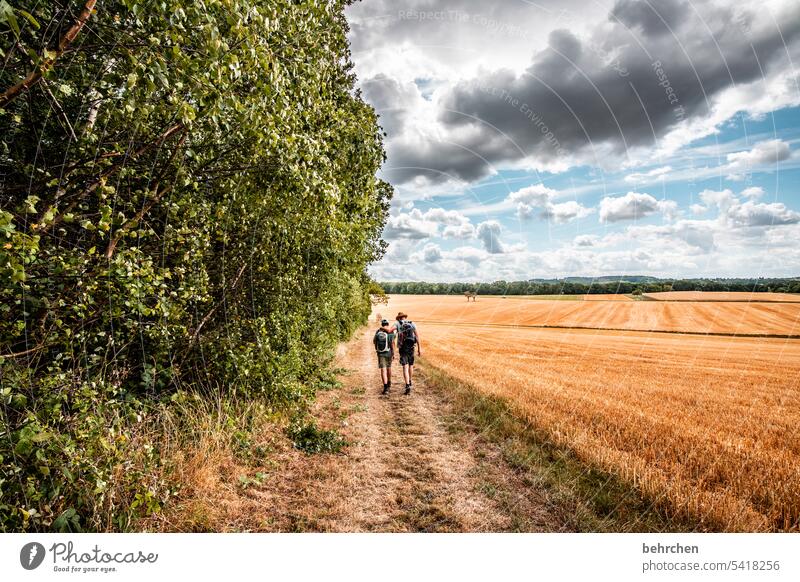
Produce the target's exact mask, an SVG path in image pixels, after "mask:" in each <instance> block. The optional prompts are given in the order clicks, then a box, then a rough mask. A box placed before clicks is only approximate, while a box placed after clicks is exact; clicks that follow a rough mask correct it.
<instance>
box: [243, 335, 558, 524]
mask: <svg viewBox="0 0 800 582" xmlns="http://www.w3.org/2000/svg"><path fill="white" fill-rule="evenodd" d="M371 334H372V332H371V331H369V330H368V331H365V332H363V333H362V334H359V336H358V337H357V338H355V339H354V340H353V341H351V342H350V343H348V344H346V345H344V346H342V349H341V350H340V354H339V356H338V358H337V360H338V364H339V365H340V366H342V367H343V368H345V369H347V370H348V372H347V373H345V374H344V375H343V376H342V382H343V386H342V387H341V388H337V389H334V390H330V391H326V392H323V393H321V394H320V395H319V398H318V402H317V404H316V411H315V415H316V416H317V417H318V418H319V420H320V424H321V425H323V426H326V427H331V426H337V425H338V428H339V430H340V432H341V433H342V434H344V435H345V437H346V438H347V439H348V441H349V442H350V445H349V446H348V447H347V449H346V451H345V453H344V454H340V455H312V456H308V455H304V454H302V453H299V452H297V451H290V452H286V453H285V454H284V458H281V459H278V462H277V464H276V467H277V471H279V474H278V473H277V472H276V473H273V475H272V476H271V478H270V479H269V481H268V482H267V483H265V484H264V486H263V487H260V488H255V489H253V490H252V491H250V493H249V496H250V501H251V503H250V504H248V505H250V508H249V511H252V512H258V511H259V509H258V508H259V507H260V508H261V509H262V511H264V510H266V511H265V513H266V514H267V516H265V519H263V520H259V523H258V525H257V526H255V527H254V528H253V529H262V530H264V529H266V530H272V531H276V530H278V531H287V530H291V531H393V532H396V531H471V532H484V531H560V530H562V528H563V526H561V525H560V523H562V521H561V520H559V519H558V518H557V517H556V516H555V512H554V511H551V510H550V509H548V503H547V499H546V495H545V494H544V493H543V492H542V491H540V490H538V489H537V488H536V487H534V486H532V485H531V484H530V482H529V481H528V478H527V477H525V476H524V475H520V474H517V473H516V472H515V471H514V470H513V469H511V468H510V467H509V466H508V465H507V463H506V462H505V461H504V460H503V455H502V452H501V451H500V449H499V447H498V446H497V445H493V444H491V443H489V442H487V441H485V440H484V439H483V438H482V437H481V435H480V434H479V433H477V432H476V431H475V430H474V429H473V428H471V427H469V426H467V425H465V424H464V423H463V422H461V420H460V419H459V418H458V416H457V415H456V414H454V411H453V409H452V406H451V405H450V404H449V403H448V400H447V395H446V394H445V393H444V392H443V391H441V390H439V389H435V388H434V387H432V386H428V385H426V382H425V378H424V377H423V376H422V375H418V377H416V378H415V382H414V383H415V389H414V393H413V394H412V395H411V396H403V394H402V388H403V383H402V375H401V370H399V369H397V368H395V369H394V372H395V374H397V376H396V377H395V381H394V383H393V386H392V392H391V394H390V395H389V396H388V397H387V396H381V395H380V389H381V385H380V377H379V375H378V371H377V369H376V361H375V354H374V352H373V349H372V344H371ZM395 365H396V360H395ZM398 380H399V381H398ZM254 517H255V516H254Z"/></svg>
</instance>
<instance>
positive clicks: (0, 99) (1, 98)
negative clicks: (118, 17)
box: [0, 0, 97, 108]
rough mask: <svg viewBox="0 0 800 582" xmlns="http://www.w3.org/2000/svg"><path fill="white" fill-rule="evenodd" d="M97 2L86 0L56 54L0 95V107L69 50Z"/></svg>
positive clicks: (35, 81) (40, 75) (39, 78)
mask: <svg viewBox="0 0 800 582" xmlns="http://www.w3.org/2000/svg"><path fill="white" fill-rule="evenodd" d="M95 4H97V0H86V4H85V5H84V7H83V10H82V11H81V13H80V16H78V20H77V22H75V24H73V25H72V27H71V28H70V29H69V30H68V31H67V33H66V34H65V35H64V36H62V37H61V40H59V42H58V48H57V49H56V51H55V55H54V56H52V57H50V58H43V59H42V61H41V63H40V64H39V65H38V66H37V67H36V68H35V69H34V70H33V71H31V73H30V74H29V75H28V76H27V77H25V78H24V79H23V80H22V81H20V82H19V83H17V84H16V85H14V86H13V87H10V88H9V89H7V90H6V91H4V92H3V94H2V95H0V108H3V107H5V106H6V105H8V104H9V103H11V102H12V101H13V100H14V99H16V98H17V97H19V96H20V95H21V94H22V93H23V92H25V91H27V90H28V89H30V88H31V87H33V86H34V85H35V84H36V83H38V82H39V81H40V80H41V78H42V75H44V74H45V73H46V72H47V71H48V70H49V69H50V68H51V67H52V66H53V65H54V64H55V62H56V60H57V59H58V57H60V56H61V55H62V54H63V53H64V51H65V50H67V47H69V45H70V44H71V43H72V41H73V40H75V37H77V36H78V33H79V32H80V31H81V29H82V28H83V26H84V25H85V24H86V21H87V20H89V17H90V16H91V15H92V11H93V10H94V5H95Z"/></svg>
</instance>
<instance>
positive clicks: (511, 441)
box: [419, 364, 700, 532]
mask: <svg viewBox="0 0 800 582" xmlns="http://www.w3.org/2000/svg"><path fill="white" fill-rule="evenodd" d="M419 371H420V372H421V373H422V375H423V376H424V378H425V380H426V384H427V386H428V387H429V388H432V389H434V390H439V391H441V392H442V393H443V395H444V396H445V397H446V398H447V399H448V400H449V401H450V402H451V403H452V405H453V407H454V415H453V417H452V418H450V419H448V422H449V424H450V425H451V426H450V428H451V429H452V430H471V431H475V432H477V433H479V434H480V436H481V438H483V439H485V440H487V441H488V442H491V443H493V444H495V445H496V446H499V447H500V449H501V450H502V454H503V458H504V460H505V461H506V462H507V463H508V464H509V465H510V466H511V467H512V468H513V469H514V470H515V471H517V472H519V473H520V474H521V475H522V476H523V478H524V480H525V482H526V483H529V484H530V486H531V487H540V488H544V489H545V490H546V492H547V498H548V499H550V500H551V501H552V502H553V503H554V504H556V505H558V510H559V511H558V513H559V514H561V515H563V516H564V517H565V520H566V522H565V524H564V529H565V530H566V531H581V532H686V531H698V530H699V529H700V528H699V526H698V525H697V524H695V523H692V522H689V521H685V520H682V519H681V518H679V517H676V516H675V515H674V514H673V512H671V511H670V508H669V507H668V506H667V505H666V504H664V503H661V502H660V501H659V500H652V499H648V498H646V497H644V496H643V495H642V494H641V492H639V491H638V490H637V489H636V488H635V487H634V486H633V485H632V484H629V483H626V482H624V481H622V480H621V479H619V478H618V477H617V476H615V475H613V474H610V473H607V472H605V471H601V470H599V469H597V468H595V467H592V466H589V465H587V464H586V463H584V462H582V461H581V460H580V459H579V458H577V456H576V455H575V454H574V453H573V452H572V451H571V450H569V449H568V448H565V447H561V446H557V445H555V444H553V443H552V441H551V440H550V439H549V438H548V435H547V434H545V433H544V432H543V431H541V430H538V429H537V428H536V427H534V426H531V425H530V424H529V423H528V422H526V421H525V420H524V419H523V418H522V416H521V415H519V414H517V413H515V411H514V409H513V407H512V406H511V404H510V403H509V402H508V401H506V400H504V399H501V398H497V397H494V396H488V395H484V394H481V392H480V391H479V390H478V389H476V388H474V387H472V386H470V385H468V384H465V383H463V382H461V381H459V380H456V379H454V378H452V377H451V376H449V375H448V374H447V372H445V371H443V370H441V369H438V368H436V367H434V366H431V365H430V364H422V365H420V366H419Z"/></svg>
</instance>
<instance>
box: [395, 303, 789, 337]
mask: <svg viewBox="0 0 800 582" xmlns="http://www.w3.org/2000/svg"><path fill="white" fill-rule="evenodd" d="M398 309H402V310H403V311H405V312H406V313H408V314H409V316H410V318H411V319H412V320H414V321H418V322H420V323H453V324H465V323H468V324H481V325H498V326H530V327H569V328H573V327H576V328H591V329H617V330H637V331H662V332H683V333H698V334H736V335H758V336H800V303H746V302H719V303H714V302H706V301H704V302H694V303H692V302H671V301H546V300H543V301H527V300H525V299H516V298H512V297H507V298H505V299H503V298H501V297H478V300H477V301H476V302H469V303H467V302H466V300H465V299H464V298H463V297H461V296H456V295H397V296H395V297H393V298H392V301H391V302H390V307H389V308H387V309H386V310H385V311H386V313H387V314H390V315H394V313H396V312H397V310H398ZM393 310H394V311H393Z"/></svg>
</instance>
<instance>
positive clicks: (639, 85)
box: [388, 0, 800, 181]
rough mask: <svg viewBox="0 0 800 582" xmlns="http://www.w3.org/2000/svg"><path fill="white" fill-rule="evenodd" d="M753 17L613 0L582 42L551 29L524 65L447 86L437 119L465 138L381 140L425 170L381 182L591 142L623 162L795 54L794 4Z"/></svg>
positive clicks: (468, 172) (548, 156) (584, 148)
mask: <svg viewBox="0 0 800 582" xmlns="http://www.w3.org/2000/svg"><path fill="white" fill-rule="evenodd" d="M651 6H652V7H651ZM695 10H699V11H701V13H702V14H701V15H698V14H697V13H696V12H695ZM700 16H702V18H703V20H701V19H700ZM753 22H754V21H753V19H752V18H751V17H749V16H748V15H746V14H744V15H741V14H740V15H737V14H736V13H735V12H734V8H721V7H717V6H714V5H712V4H710V3H696V4H694V5H693V6H689V5H688V4H686V3H684V2H678V1H674V0H669V1H665V2H658V3H654V2H650V4H649V5H648V3H647V2H643V1H637V0H619V1H618V2H617V4H616V5H615V6H614V8H613V9H612V11H611V13H610V14H609V22H608V23H605V24H604V25H603V27H602V28H600V27H598V29H597V31H596V32H595V34H594V35H592V36H591V37H590V38H587V39H584V40H581V39H579V38H577V37H576V36H575V35H573V34H572V33H571V32H570V31H568V30H555V31H553V32H552V33H551V34H550V36H549V46H548V48H546V49H545V50H543V51H541V52H539V53H538V54H536V55H535V56H534V59H533V62H532V64H531V65H530V67H529V68H528V69H527V70H526V71H525V72H524V73H522V74H519V75H516V74H513V73H511V72H509V71H504V70H500V71H494V72H491V73H488V74H487V75H485V76H484V77H482V78H480V79H474V80H472V81H469V82H462V83H460V84H458V85H456V86H455V87H454V88H453V89H452V90H451V91H450V92H449V94H448V95H447V96H446V97H445V99H444V101H443V109H442V110H441V111H440V115H439V119H440V121H441V122H442V123H443V125H444V128H445V129H446V130H447V133H448V135H458V136H463V135H468V136H469V138H468V139H465V138H462V137H459V138H453V139H452V140H451V142H452V143H447V142H446V141H442V142H428V143H425V144H415V145H410V142H404V143H403V144H390V148H389V159H388V161H389V166H390V167H398V166H403V167H406V168H409V167H410V168H415V167H423V168H426V170H425V171H422V172H418V171H416V170H409V169H406V170H401V171H399V172H398V173H396V174H395V175H394V176H392V177H391V179H394V180H398V181H404V180H408V179H410V178H413V177H414V176H415V175H426V176H427V177H428V178H429V179H432V180H434V181H442V180H444V179H445V178H446V177H456V178H460V179H463V180H468V181H471V180H475V179H477V178H480V177H482V176H485V175H487V174H488V173H490V168H491V167H492V165H493V164H497V163H507V162H514V161H518V160H520V159H521V158H523V157H532V158H534V159H536V160H539V161H541V162H554V161H556V160H558V159H560V158H561V157H562V156H564V155H569V156H572V155H580V156H586V155H589V156H591V154H592V148H593V147H594V146H597V145H603V146H605V147H606V148H607V147H609V146H610V147H611V148H612V149H613V150H614V151H616V152H617V153H618V154H619V155H620V160H621V161H624V156H625V152H626V150H627V149H628V148H631V147H644V146H653V145H655V143H656V141H657V140H658V138H660V137H662V136H663V135H664V134H666V132H667V131H668V130H669V129H670V128H672V127H674V126H675V125H676V124H677V123H679V122H680V121H682V120H691V119H694V118H699V117H703V116H706V115H708V114H709V113H710V105H711V102H712V101H713V99H714V98H715V97H716V96H718V95H719V94H720V92H722V91H723V90H725V89H727V88H729V87H732V86H734V85H739V84H744V83H749V82H752V81H755V80H757V79H759V78H761V77H762V75H765V74H769V73H771V72H773V71H775V70H777V68H778V67H780V66H783V65H786V63H787V62H788V59H787V58H786V57H787V53H788V54H791V55H792V56H793V57H796V56H797V55H798V51H797V50H796V49H797V46H798V38H800V4H798V5H796V6H794V7H792V8H791V9H789V13H788V14H784V15H783V16H782V17H781V19H780V23H781V28H780V30H779V29H778V28H777V27H776V26H775V25H774V24H772V25H764V26H761V27H755V26H753V25H752V23H753ZM709 29H710V31H711V32H709ZM743 29H745V30H747V34H745V33H744V32H743ZM475 118H477V119H478V120H480V121H476V119H475ZM465 130H471V131H465ZM592 161H593V162H595V163H597V162H600V161H601V160H592Z"/></svg>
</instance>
